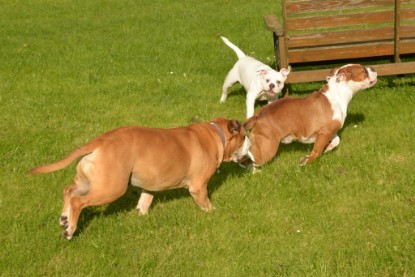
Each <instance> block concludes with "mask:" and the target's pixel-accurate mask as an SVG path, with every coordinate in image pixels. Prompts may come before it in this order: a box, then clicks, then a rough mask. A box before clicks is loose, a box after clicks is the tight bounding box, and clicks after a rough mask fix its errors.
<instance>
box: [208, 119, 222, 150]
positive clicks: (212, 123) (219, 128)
mask: <svg viewBox="0 0 415 277" xmlns="http://www.w3.org/2000/svg"><path fill="white" fill-rule="evenodd" d="M210 125H213V127H215V129H216V131H218V134H219V136H220V139H221V141H222V146H223V154H224V155H225V134H224V133H223V130H222V128H221V127H220V126H219V125H218V124H216V123H214V122H210Z"/></svg>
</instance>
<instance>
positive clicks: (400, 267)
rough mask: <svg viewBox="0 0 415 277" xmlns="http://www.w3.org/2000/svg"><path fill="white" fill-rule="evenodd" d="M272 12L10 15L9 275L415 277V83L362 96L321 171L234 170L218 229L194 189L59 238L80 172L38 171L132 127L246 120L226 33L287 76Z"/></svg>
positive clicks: (154, 9)
mask: <svg viewBox="0 0 415 277" xmlns="http://www.w3.org/2000/svg"><path fill="white" fill-rule="evenodd" d="M271 13H274V14H280V1H276V0H274V1H270V0H267V1H237V0H231V1H194V0H188V1H166V0H157V1H142V0H139V1H126V0H117V1H115V0H105V1H79V0H74V1H66V0H62V1H49V0H39V1H27V0H19V1H11V0H5V1H0V127H1V128H0V211H1V216H0V245H1V246H0V275H1V276H414V275H415V173H414V172H415V151H414V150H415V144H414V134H415V76H414V75H407V76H400V77H396V76H390V77H380V78H379V81H378V83H377V84H376V86H375V87H374V88H371V89H369V90H366V91H362V92H360V93H359V94H357V95H356V97H355V98H354V99H353V100H352V102H351V103H350V105H349V113H348V117H347V119H346V123H345V126H344V128H343V129H342V131H341V132H340V137H341V144H340V146H339V147H338V148H337V149H336V150H334V151H333V152H330V153H327V154H325V155H323V156H322V157H320V158H319V159H318V160H317V161H316V162H315V163H313V164H311V165H309V166H306V167H300V166H299V159H300V158H301V157H302V156H304V155H306V154H307V153H308V152H309V151H310V150H311V147H312V146H310V145H303V144H297V143H294V144H291V145H283V146H281V147H280V150H279V153H278V155H277V156H276V158H275V159H274V160H273V161H271V162H270V163H268V164H267V165H265V166H263V167H262V171H261V172H260V173H258V174H255V175H253V174H252V173H251V172H249V171H246V170H245V169H243V168H241V167H240V166H239V165H237V164H235V163H226V164H222V166H221V167H220V168H219V169H218V171H217V172H216V173H215V175H214V176H213V177H212V179H211V180H210V182H209V186H208V188H209V194H210V199H211V201H212V203H213V205H214V206H215V208H216V209H215V210H214V211H213V212H209V213H205V212H203V211H201V210H200V209H199V208H198V207H197V205H196V204H195V203H194V201H193V199H192V198H191V196H190V195H189V193H188V191H186V190H184V189H180V190H174V191H166V192H160V193H157V194H156V197H155V200H154V202H153V204H152V206H151V209H150V212H149V214H148V215H147V216H139V215H138V214H137V211H136V210H135V206H136V204H137V201H138V197H139V194H140V189H138V188H130V189H129V190H128V191H127V193H126V194H125V195H124V196H123V197H122V198H120V199H119V200H117V201H115V202H113V203H111V204H108V205H104V206H101V207H90V208H87V209H85V210H84V211H83V212H82V214H81V217H80V220H79V224H78V230H77V232H76V234H75V236H74V238H73V239H72V240H71V241H66V240H65V239H64V238H63V237H62V236H61V228H60V226H59V224H58V223H59V216H60V213H61V210H62V204H63V198H62V196H63V188H64V187H65V186H66V185H69V184H71V183H72V179H73V177H74V174H75V164H73V165H71V166H70V167H68V168H67V169H65V170H61V171H59V172H56V173H51V174H45V175H36V176H32V175H29V174H28V173H27V171H28V170H29V169H30V168H32V167H34V166H36V165H39V164H43V163H49V162H52V161H55V160H57V159H60V158H63V157H64V156H65V155H66V154H67V153H68V152H70V151H72V150H74V149H75V148H77V147H78V146H80V145H82V144H83V143H85V142H87V141H89V140H90V139H91V138H93V137H95V136H97V135H99V134H101V133H103V132H106V131H108V130H110V129H113V128H116V127H120V126H127V125H143V126H148V127H163V128H164V127H165V128H168V127H176V126H185V125H188V124H191V123H192V122H193V121H194V120H200V121H209V120H210V119H212V118H214V117H218V116H221V117H227V118H235V119H239V120H241V121H243V120H244V119H245V118H244V117H245V112H246V107H245V91H244V89H243V88H242V87H241V86H240V85H235V86H234V87H233V88H232V89H231V92H230V94H229V97H228V100H227V101H226V102H225V103H223V104H220V103H219V99H220V94H221V87H222V83H223V80H224V78H225V76H226V74H227V72H228V71H229V70H230V68H231V67H232V66H233V64H234V63H235V61H236V55H235V53H234V52H233V51H232V50H231V49H229V48H228V47H227V46H226V45H225V44H224V43H223V42H222V41H221V40H220V39H219V38H218V34H222V35H224V36H226V37H228V38H229V39H230V40H231V41H232V42H233V43H235V44H236V45H238V46H239V47H240V48H241V49H242V50H244V51H245V52H246V53H247V54H249V55H251V56H253V57H255V58H257V59H259V60H261V61H263V62H264V63H266V64H269V65H273V64H274V57H273V45H272V35H271V33H269V32H268V31H267V30H266V28H265V26H264V23H263V19H262V16H263V15H266V14H271ZM322 84H323V83H306V84H299V85H294V86H292V87H291V89H290V94H291V95H292V96H296V97H301V96H304V95H307V94H309V93H311V92H312V91H314V90H317V89H319V87H321V86H322ZM264 104H265V103H258V104H257V105H256V110H259V109H260V108H261V106H263V105H264ZM171 159H175V157H171ZM160 174H163V172H161V173H160Z"/></svg>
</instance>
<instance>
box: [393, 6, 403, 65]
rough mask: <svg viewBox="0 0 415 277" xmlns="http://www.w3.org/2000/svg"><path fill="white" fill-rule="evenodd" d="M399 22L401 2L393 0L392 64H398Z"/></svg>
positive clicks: (399, 60)
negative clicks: (393, 35) (393, 34)
mask: <svg viewBox="0 0 415 277" xmlns="http://www.w3.org/2000/svg"><path fill="white" fill-rule="evenodd" d="M400 22H401V0H395V37H394V40H395V41H394V62H395V63H399V62H401V59H400V57H399V51H400V50H399V43H400Z"/></svg>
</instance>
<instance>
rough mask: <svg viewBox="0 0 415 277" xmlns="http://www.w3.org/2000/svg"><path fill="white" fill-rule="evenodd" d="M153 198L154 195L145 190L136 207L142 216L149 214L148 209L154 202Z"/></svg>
mask: <svg viewBox="0 0 415 277" xmlns="http://www.w3.org/2000/svg"><path fill="white" fill-rule="evenodd" d="M153 197H154V195H153V194H152V193H151V192H148V191H146V190H144V189H143V191H142V192H141V195H140V199H139V200H138V204H137V207H136V209H137V210H138V212H139V213H140V214H141V215H145V214H147V212H148V208H149V207H150V205H151V202H153Z"/></svg>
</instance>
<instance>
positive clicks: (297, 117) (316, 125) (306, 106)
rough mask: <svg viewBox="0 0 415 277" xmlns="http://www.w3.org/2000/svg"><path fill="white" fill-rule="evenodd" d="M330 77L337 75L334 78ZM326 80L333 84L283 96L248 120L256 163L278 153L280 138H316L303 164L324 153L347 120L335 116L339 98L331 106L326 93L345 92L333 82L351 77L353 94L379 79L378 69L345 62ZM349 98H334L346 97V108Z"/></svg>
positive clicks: (346, 92) (263, 161) (336, 82)
mask: <svg viewBox="0 0 415 277" xmlns="http://www.w3.org/2000/svg"><path fill="white" fill-rule="evenodd" d="M369 70H370V71H371V75H370V76H369ZM334 74H336V76H334ZM331 78H336V79H332V80H331ZM327 80H328V81H329V83H331V84H332V85H333V86H334V88H332V87H329V85H324V86H323V87H322V88H321V89H320V90H319V91H317V92H314V93H312V94H311V95H309V96H306V97H302V98H292V97H284V98H282V99H279V100H277V101H276V102H273V103H271V104H269V105H267V106H265V107H264V108H262V109H261V110H260V111H259V112H258V113H257V114H256V115H254V116H253V117H251V118H249V119H248V120H247V121H246V122H245V124H244V127H245V129H246V130H247V131H250V136H249V140H250V150H249V152H250V158H251V159H253V160H254V161H253V162H254V164H255V165H257V166H260V165H263V164H264V163H266V162H268V161H270V160H271V159H272V158H273V157H274V156H275V155H276V154H277V151H278V147H279V144H280V142H283V143H290V142H291V141H292V140H299V141H302V142H304V143H313V139H315V141H314V147H313V149H312V151H311V153H310V154H309V155H308V156H305V157H303V158H302V159H301V160H300V163H301V165H305V164H309V163H311V162H313V161H314V160H315V159H316V158H317V157H318V156H320V155H321V153H322V152H323V151H324V149H325V148H326V147H327V146H328V144H329V142H330V141H331V140H332V139H333V137H334V136H336V133H337V131H338V130H339V129H340V128H341V127H342V126H343V123H344V118H342V119H335V118H337V117H334V116H333V115H334V110H333V109H336V111H339V107H338V106H339V103H338V102H336V104H335V105H334V106H332V104H331V103H330V101H329V100H328V98H327V97H326V95H327V93H328V92H330V93H331V95H332V96H331V97H333V95H337V93H342V92H341V91H342V89H339V90H336V88H337V86H336V85H334V84H338V83H340V82H342V83H343V84H344V86H346V83H347V82H349V81H351V84H350V86H352V87H353V89H352V88H350V91H351V92H350V94H354V93H356V92H357V91H359V90H360V89H365V88H368V87H371V86H373V85H374V84H375V83H376V73H375V71H374V70H373V69H368V68H365V67H364V66H362V65H357V64H354V65H346V66H344V67H341V68H340V69H338V68H334V69H332V70H331V71H330V73H329V75H328V77H327ZM347 84H348V83H347ZM356 84H361V86H360V87H359V86H356ZM343 89H344V88H343ZM348 93H349V92H348V91H347V90H345V93H344V94H342V95H348ZM350 97H351V96H350ZM346 98H347V97H345V98H341V97H339V98H335V100H334V101H343V104H345V105H346V109H347V105H348V102H347V101H350V100H348V99H346ZM350 99H351V98H350ZM344 112H345V111H344ZM341 113H342V114H343V112H341ZM344 117H345V115H344ZM341 120H343V122H342V121H341ZM336 137H337V136H336ZM337 139H338V137H337ZM337 144H338V142H337ZM333 147H335V146H331V147H330V149H332V148H333Z"/></svg>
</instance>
